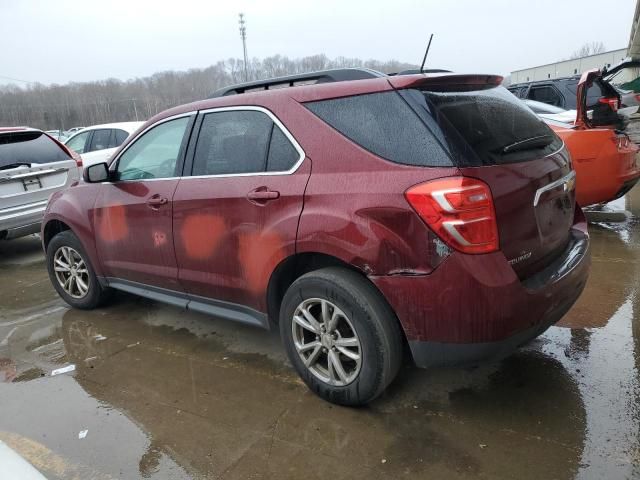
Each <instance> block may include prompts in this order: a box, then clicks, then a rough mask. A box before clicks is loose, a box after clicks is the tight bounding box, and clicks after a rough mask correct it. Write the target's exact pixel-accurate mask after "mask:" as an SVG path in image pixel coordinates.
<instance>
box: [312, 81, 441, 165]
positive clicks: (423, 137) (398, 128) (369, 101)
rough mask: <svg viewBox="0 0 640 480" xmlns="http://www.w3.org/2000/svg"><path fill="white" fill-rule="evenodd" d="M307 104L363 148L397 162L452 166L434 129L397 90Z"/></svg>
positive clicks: (315, 112)
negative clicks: (429, 126)
mask: <svg viewBox="0 0 640 480" xmlns="http://www.w3.org/2000/svg"><path fill="white" fill-rule="evenodd" d="M305 106H306V107H307V108H308V109H309V110H311V111H312V112H313V113H314V114H316V115H317V116H318V117H320V118H321V119H322V120H323V121H325V122H326V123H328V124H329V125H331V126H332V127H333V128H335V129H336V130H338V131H339V132H340V133H342V134H343V135H344V136H345V137H347V138H349V139H350V140H352V141H353V142H355V143H357V144H358V145H360V146H361V147H362V148H364V149H366V150H368V151H370V152H371V153H374V154H375V155H378V156H380V157H382V158H385V159H387V160H390V161H392V162H394V163H401V164H404V165H417V166H423V167H450V166H452V163H451V159H450V158H449V156H448V155H447V153H446V152H445V151H444V150H443V148H442V146H441V145H440V144H439V142H438V140H437V139H436V138H435V137H434V135H433V133H432V132H431V131H430V130H429V129H428V128H427V126H426V125H425V124H424V122H422V121H421V119H420V117H418V115H417V114H416V113H415V112H414V111H413V110H412V109H411V107H409V105H407V103H406V102H405V101H404V100H403V99H402V97H401V96H400V95H398V93H397V92H395V91H393V92H382V93H372V94H366V95H359V96H353V97H345V98H337V99H333V100H322V101H317V102H308V103H305Z"/></svg>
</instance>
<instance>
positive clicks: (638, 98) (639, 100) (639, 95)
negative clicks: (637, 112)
mask: <svg viewBox="0 0 640 480" xmlns="http://www.w3.org/2000/svg"><path fill="white" fill-rule="evenodd" d="M634 97H636V101H637V102H640V94H639V93H636V94H635V95H634Z"/></svg>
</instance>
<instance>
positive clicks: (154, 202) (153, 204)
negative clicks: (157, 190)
mask: <svg viewBox="0 0 640 480" xmlns="http://www.w3.org/2000/svg"><path fill="white" fill-rule="evenodd" d="M167 203H169V200H168V199H167V198H165V197H161V196H160V195H158V194H156V195H153V196H152V197H150V198H149V199H147V205H148V206H149V208H151V209H153V210H157V209H158V208H160V207H161V206H162V205H166V204H167Z"/></svg>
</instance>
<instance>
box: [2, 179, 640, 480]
mask: <svg viewBox="0 0 640 480" xmlns="http://www.w3.org/2000/svg"><path fill="white" fill-rule="evenodd" d="M618 206H624V207H625V208H627V209H628V210H630V211H631V212H632V214H633V216H632V217H631V218H630V219H629V220H627V221H626V222H624V223H620V224H611V225H593V226H592V227H591V228H590V230H591V235H592V239H593V240H592V246H593V259H592V261H593V267H592V273H591V277H590V280H589V283H588V285H587V287H586V290H585V292H584V294H583V295H582V297H581V299H580V300H579V302H578V303H577V304H576V306H575V307H574V308H573V310H572V311H571V312H570V313H569V314H568V315H567V316H566V317H565V318H564V319H563V320H562V322H561V323H560V324H559V325H558V326H556V327H553V328H551V329H550V330H549V331H548V332H547V333H546V334H545V335H543V336H542V337H541V338H539V339H537V340H536V341H534V342H533V343H531V344H530V345H528V346H527V347H525V348H524V349H521V350H520V351H518V352H517V353H516V354H514V355H513V356H511V357H509V358H508V359H506V360H504V361H502V362H500V363H497V364H494V365H486V366H483V367H479V368H475V369H471V370H468V369H466V370H463V369H446V370H445V369H442V370H431V371H424V370H419V369H416V368H414V367H412V366H406V367H404V368H403V370H402V372H401V374H400V376H399V378H398V380H397V381H396V382H395V383H394V384H393V385H392V386H391V387H390V389H389V390H388V391H387V392H386V393H385V394H384V395H383V396H382V397H381V398H380V399H379V400H377V401H376V402H374V403H373V404H371V405H370V406H368V407H366V408H360V409H349V408H342V407H337V406H333V405H330V404H328V403H326V402H324V401H322V400H320V399H319V398H317V397H316V396H315V395H313V394H311V393H310V392H309V391H308V390H307V389H306V387H305V386H304V385H303V384H302V383H301V382H300V381H299V380H298V378H297V376H296V375H295V374H294V372H293V371H292V370H291V369H290V368H289V367H288V365H287V362H286V360H285V357H284V354H283V351H282V350H281V348H280V343H279V339H278V338H277V336H275V335H274V334H271V333H267V332H264V331H261V330H257V329H252V328H248V327H243V326H241V325H236V324H233V323H229V322H225V321H223V320H218V319H215V318H211V317H206V316H204V315H199V314H197V313H193V312H185V311H182V310H179V309H176V308H173V307H169V306H165V305H160V304H157V303H154V302H151V301H148V300H143V299H139V298H135V297H132V296H128V295H124V294H121V295H117V297H116V299H115V302H114V303H113V305H111V306H110V307H108V308H104V309H99V310H95V311H91V312H83V311H77V310H70V309H68V308H67V307H66V305H65V304H64V303H63V302H62V301H61V300H60V299H59V298H58V297H57V295H56V294H55V292H54V290H53V288H52V287H51V286H50V284H49V280H48V277H47V274H46V270H45V265H44V258H43V255H42V253H41V251H40V244H39V240H38V239H37V238H35V237H29V238H25V239H21V240H15V241H12V242H4V243H0V289H1V290H0V291H1V292H2V294H1V298H2V301H1V302H0V303H1V306H0V382H2V381H3V380H4V383H0V440H1V441H3V442H5V443H6V444H7V445H9V446H10V447H11V448H12V449H13V450H14V451H16V452H18V453H19V454H20V455H22V456H23V457H24V458H25V459H26V460H28V461H29V462H30V463H31V464H32V465H34V466H35V467H36V468H38V469H39V470H40V471H41V472H42V473H43V474H44V475H45V476H46V477H47V478H49V479H112V478H127V479H130V478H162V479H166V478H171V479H173V478H176V479H179V478H224V479H248V478H251V479H268V478H269V479H271V478H273V479H288V478H291V479H299V478H304V479H309V480H311V479H327V478H330V479H331V480H337V479H360V478H362V479H364V478H366V479H379V478H394V479H395V478H447V479H449V478H454V479H455V478H481V479H482V478H486V479H502V478H504V479H507V478H508V479H511V478H514V479H515V478H517V479H528V478H531V479H572V478H578V479H590V478H607V479H618V478H640V383H639V382H640V373H639V372H640V313H639V310H640V281H639V280H640V189H639V188H636V189H635V190H633V191H632V192H631V193H630V195H629V196H628V197H627V198H626V199H624V200H622V201H620V202H618ZM69 365H74V366H75V370H73V371H70V372H67V373H61V374H57V375H53V376H52V375H51V373H52V371H54V370H56V369H59V368H63V367H67V366H69ZM84 431H86V436H84V438H80V437H82V436H83V435H82V434H81V432H82V433H85V432H84ZM0 477H2V465H0Z"/></svg>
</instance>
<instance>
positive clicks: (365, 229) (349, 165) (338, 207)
mask: <svg viewBox="0 0 640 480" xmlns="http://www.w3.org/2000/svg"><path fill="white" fill-rule="evenodd" d="M288 120H289V121H288V122H287V126H291V130H292V133H293V134H294V136H296V138H297V139H298V141H299V142H300V143H301V145H302V146H303V148H304V149H305V152H306V153H307V156H308V157H309V158H311V160H312V172H311V177H310V179H309V183H308V185H307V189H306V192H305V201H304V210H303V212H302V216H301V218H300V226H299V228H298V241H297V252H298V253H304V252H315V253H324V254H327V255H331V256H334V257H337V258H339V259H341V260H342V261H344V262H346V263H349V264H351V265H353V266H355V267H356V268H358V269H360V270H361V271H363V272H364V273H365V274H367V275H389V274H391V275H393V274H409V275H412V274H413V275H419V274H427V273H429V272H431V271H432V270H433V268H434V267H435V266H437V265H438V264H439V263H440V262H441V261H442V258H444V257H446V255H447V254H448V249H447V248H446V247H445V248H444V250H446V251H447V252H444V251H443V248H442V245H441V244H439V243H438V240H437V237H436V236H435V235H434V234H433V233H432V232H431V230H430V229H429V228H428V227H427V226H426V225H425V224H424V222H423V221H422V220H421V219H420V217H419V216H418V215H417V214H416V213H415V212H414V210H413V209H412V208H411V206H410V205H409V203H408V202H407V201H406V199H405V197H404V192H405V191H406V190H407V189H408V188H409V187H411V186H413V185H415V184H417V183H421V182H423V181H427V180H431V179H434V178H440V177H446V176H451V175H455V174H456V173H457V172H458V170H457V169H455V168H426V167H413V166H405V165H399V164H395V163H392V162H390V161H386V160H384V159H381V158H379V157H377V156H375V155H373V154H371V153H370V152H368V151H366V150H365V149H363V148H361V147H359V146H358V145H356V144H355V143H353V142H351V141H350V140H348V139H347V138H346V137H344V136H342V135H341V134H339V133H338V132H337V131H335V130H334V129H333V128H331V127H330V126H328V125H327V124H325V123H324V122H323V121H321V120H320V119H319V118H318V117H316V116H315V115H313V114H312V113H311V112H310V111H309V110H307V109H306V108H305V107H304V106H302V105H300V104H296V105H295V107H292V108H291V110H290V112H289V115H288ZM301 126H304V128H301ZM438 252H440V253H438Z"/></svg>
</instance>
